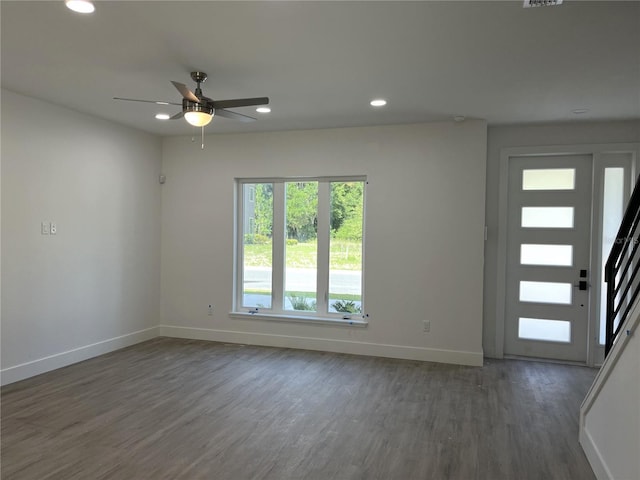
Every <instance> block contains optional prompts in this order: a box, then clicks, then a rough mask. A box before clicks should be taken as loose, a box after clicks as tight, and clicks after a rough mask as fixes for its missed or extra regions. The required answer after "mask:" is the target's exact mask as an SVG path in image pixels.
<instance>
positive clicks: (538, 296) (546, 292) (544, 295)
mask: <svg viewBox="0 0 640 480" xmlns="http://www.w3.org/2000/svg"><path fill="white" fill-rule="evenodd" d="M520 301H521V302H537V303H557V304H562V305H571V284H570V283H559V282H529V281H524V280H521V281H520Z"/></svg>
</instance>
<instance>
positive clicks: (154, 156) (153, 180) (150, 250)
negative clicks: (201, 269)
mask: <svg viewBox="0 0 640 480" xmlns="http://www.w3.org/2000/svg"><path fill="white" fill-rule="evenodd" d="M161 147H162V145H161V141H160V139H159V138H157V137H154V136H152V135H149V134H145V133H141V132H137V131H134V130H132V129H130V128H127V127H122V126H119V125H116V124H113V123H111V122H107V121H103V120H100V119H97V118H95V117H91V116H88V115H83V114H80V113H77V112H74V111H71V110H68V109H65V108H61V107H57V106H54V105H51V104H49V103H45V102H42V101H39V100H36V99H33V98H29V97H25V96H22V95H18V94H15V93H12V92H9V91H6V90H3V91H2V189H1V192H2V202H1V204H2V255H1V258H2V286H3V288H2V368H3V370H2V372H3V378H2V381H3V382H5V383H6V382H9V381H14V380H16V379H19V378H23V377H25V376H30V375H33V374H37V373H40V372H41V371H46V370H50V369H52V368H57V367H59V366H62V365H65V364H67V363H71V362H73V361H78V360H81V359H83V358H87V357H90V356H93V355H96V354H100V353H103V352H104V351H108V350H110V349H113V348H117V347H119V346H123V345H125V344H127V343H131V342H135V341H140V340H141V339H143V338H146V337H148V336H149V335H150V336H154V335H155V334H156V333H157V332H156V331H157V324H158V319H159V308H160V307H159V306H160V205H161V201H160V185H159V184H158V175H159V173H160V165H161V155H162V154H161ZM44 221H46V222H55V223H57V228H58V231H57V234H56V235H55V236H54V235H41V232H40V224H41V222H44ZM141 332H142V333H141Z"/></svg>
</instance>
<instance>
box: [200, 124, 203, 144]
mask: <svg viewBox="0 0 640 480" xmlns="http://www.w3.org/2000/svg"><path fill="white" fill-rule="evenodd" d="M201 128H202V145H200V147H201V149H202V150H204V125H203V126H202V127H201Z"/></svg>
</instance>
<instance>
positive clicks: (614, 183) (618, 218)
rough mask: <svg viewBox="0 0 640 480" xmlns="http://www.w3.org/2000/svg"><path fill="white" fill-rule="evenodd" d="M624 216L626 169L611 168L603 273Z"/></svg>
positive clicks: (603, 297) (603, 294)
mask: <svg viewBox="0 0 640 480" xmlns="http://www.w3.org/2000/svg"><path fill="white" fill-rule="evenodd" d="M623 214H624V169H623V168H619V167H609V168H605V169H604V203H603V206H602V271H603V272H604V266H605V264H606V263H607V259H608V258H609V253H610V252H611V248H612V247H613V242H614V241H615V239H616V235H617V234H618V228H620V224H621V223H622V215H623ZM602 277H603V280H602V283H601V287H600V332H599V341H600V345H604V342H605V331H606V326H607V284H606V283H605V281H604V275H602Z"/></svg>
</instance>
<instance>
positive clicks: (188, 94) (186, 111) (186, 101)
mask: <svg viewBox="0 0 640 480" xmlns="http://www.w3.org/2000/svg"><path fill="white" fill-rule="evenodd" d="M191 78H192V79H193V81H194V82H196V84H197V86H196V91H195V93H194V92H192V91H191V90H189V89H188V88H187V86H186V85H185V84H184V83H179V82H174V81H172V82H171V83H172V84H173V86H174V87H176V89H177V90H178V91H179V92H180V94H181V95H182V103H181V104H180V103H174V102H164V101H158V100H138V99H135V98H122V97H113V99H114V100H126V101H128V102H145V103H155V104H157V105H182V111H181V112H179V113H177V114H175V115H174V116H173V117H171V120H177V119H179V118H182V117H184V119H185V120H186V121H187V122H188V123H190V124H191V125H193V126H194V127H204V126H205V125H208V124H209V123H210V122H211V120H212V119H213V116H214V115H219V116H221V117H226V118H233V119H235V120H240V121H241V122H253V121H255V118H253V117H249V116H248V115H242V114H240V113H236V112H232V111H230V110H227V108H237V107H250V106H254V105H267V104H268V103H269V98H268V97H258V98H236V99H232V100H212V99H210V98H209V97H205V96H204V95H203V94H202V89H201V88H200V84H201V83H204V82H205V80H206V79H207V74H206V73H204V72H191Z"/></svg>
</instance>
